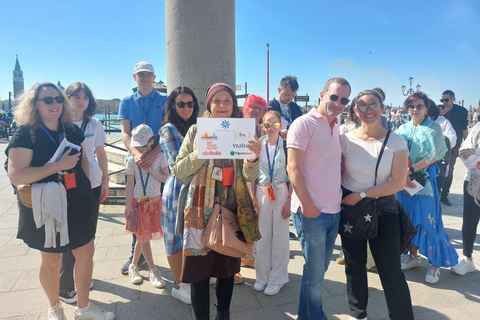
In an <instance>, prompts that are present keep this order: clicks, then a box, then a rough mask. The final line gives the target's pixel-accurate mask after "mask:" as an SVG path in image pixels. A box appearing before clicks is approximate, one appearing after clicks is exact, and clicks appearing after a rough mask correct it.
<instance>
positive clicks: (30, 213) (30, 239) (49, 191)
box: [5, 82, 115, 319]
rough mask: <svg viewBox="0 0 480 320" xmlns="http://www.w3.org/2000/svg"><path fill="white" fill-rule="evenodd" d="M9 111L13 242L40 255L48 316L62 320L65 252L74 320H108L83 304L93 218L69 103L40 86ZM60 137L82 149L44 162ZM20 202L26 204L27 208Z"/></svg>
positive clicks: (79, 135)
mask: <svg viewBox="0 0 480 320" xmlns="http://www.w3.org/2000/svg"><path fill="white" fill-rule="evenodd" d="M14 113H15V121H16V122H17V123H18V124H20V127H19V128H18V130H17V131H16V132H15V134H14V136H13V138H12V140H11V141H10V144H9V145H8V148H7V150H6V152H5V153H6V154H7V156H8V175H9V178H10V181H11V183H12V184H13V185H15V186H16V188H17V189H18V190H19V191H20V192H19V193H17V194H18V197H19V201H18V205H19V209H20V216H19V227H18V233H17V238H19V239H22V240H23V241H24V242H25V243H26V244H27V245H28V246H29V247H30V248H34V249H37V250H39V251H40V252H41V254H42V264H41V266H40V283H41V284H42V287H43V290H44V291H45V294H46V295H47V297H48V300H49V302H50V309H49V310H48V318H49V319H66V317H65V314H64V312H63V308H62V305H61V303H60V301H59V295H58V288H59V275H60V253H62V252H66V251H67V248H68V249H70V250H72V252H73V255H74V256H75V258H76V264H75V270H74V273H75V280H76V281H75V282H76V289H77V293H78V302H77V308H76V309H75V311H74V318H75V319H113V318H115V315H114V314H113V313H112V312H106V311H104V310H101V309H99V308H98V307H96V306H95V305H94V304H92V303H91V302H90V301H89V289H90V280H91V279H92V268H93V252H94V245H93V238H94V234H95V224H96V219H95V217H96V216H95V214H94V212H93V211H92V205H91V203H92V191H91V187H90V181H89V180H88V178H87V177H88V174H89V165H88V159H87V157H86V155H85V152H84V151H83V150H84V149H83V141H84V139H85V138H84V135H83V133H82V132H81V131H80V129H78V127H76V126H75V125H73V124H72V107H71V105H70V102H69V100H68V98H67V96H66V95H65V94H64V93H63V91H62V90H60V89H59V88H58V87H57V86H56V85H54V84H53V83H48V82H46V83H40V84H35V85H34V86H33V87H32V89H30V91H29V92H27V93H26V94H25V96H24V97H23V99H22V101H21V102H20V104H19V106H18V107H17V108H16V110H15V112H14ZM63 139H67V140H68V141H69V142H71V143H73V144H76V145H80V146H82V151H81V152H79V153H76V154H73V153H72V149H70V148H69V149H67V150H66V152H65V153H64V154H63V155H62V156H61V158H60V159H59V160H58V161H56V162H53V163H49V164H47V162H49V160H50V159H51V158H52V156H53V155H54V154H55V152H56V151H57V149H58V147H59V145H60V144H61V142H62V141H63ZM59 172H62V173H64V174H63V175H61V174H60V173H59ZM25 185H31V190H32V191H31V194H27V195H28V197H26V198H24V197H23V196H22V197H21V196H20V194H22V195H25V193H23V192H21V190H22V189H23V190H25V188H24V187H25ZM41 199H48V200H47V201H42V200H41ZM26 200H30V204H29V203H28V201H26ZM47 212H48V214H49V215H50V217H51V218H50V219H45V223H44V224H42V223H38V222H39V220H41V218H42V217H41V216H42V215H43V214H47ZM52 214H54V215H55V216H53V215H52ZM65 215H66V219H67V221H66V222H67V223H66V224H67V225H66V226H65V221H64V220H63V218H64V217H65ZM60 220H61V222H60ZM58 223H60V225H58ZM55 224H57V227H60V226H62V227H64V228H66V229H67V230H68V232H67V233H66V234H65V233H64V232H63V231H64V229H63V228H62V231H60V233H59V234H55ZM37 226H38V227H37ZM52 231H53V233H52Z"/></svg>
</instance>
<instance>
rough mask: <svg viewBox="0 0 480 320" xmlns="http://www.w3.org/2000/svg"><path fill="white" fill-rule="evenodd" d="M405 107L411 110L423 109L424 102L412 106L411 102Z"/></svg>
mask: <svg viewBox="0 0 480 320" xmlns="http://www.w3.org/2000/svg"><path fill="white" fill-rule="evenodd" d="M407 109H408V110H413V109H417V110H423V109H425V105H424V104H419V105H416V106H414V105H413V104H409V105H408V106H407Z"/></svg>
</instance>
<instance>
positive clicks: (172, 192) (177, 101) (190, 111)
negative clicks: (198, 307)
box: [159, 87, 199, 304]
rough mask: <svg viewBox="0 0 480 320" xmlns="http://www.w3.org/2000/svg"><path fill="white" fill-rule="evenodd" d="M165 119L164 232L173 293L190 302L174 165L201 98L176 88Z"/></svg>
mask: <svg viewBox="0 0 480 320" xmlns="http://www.w3.org/2000/svg"><path fill="white" fill-rule="evenodd" d="M164 109H165V110H164V114H165V116H164V121H163V123H162V127H161V128H160V132H159V135H160V145H161V146H162V150H163V152H164V153H165V155H166V156H167V160H168V166H169V170H170V176H169V177H168V178H167V181H166V182H165V187H164V188H163V194H162V231H163V239H164V241H165V251H166V253H167V260H168V264H169V265H170V270H171V271H172V274H173V277H174V281H175V284H174V286H173V289H172V296H173V297H174V298H176V299H178V300H180V301H182V302H183V303H186V304H191V299H190V286H189V285H188V284H186V283H180V274H181V271H182V251H183V246H182V239H181V238H179V237H177V236H175V223H176V220H177V204H178V195H179V194H180V188H181V187H182V184H183V182H182V180H180V179H178V178H177V177H175V174H174V172H173V164H174V163H175V159H176V158H177V154H178V151H179V150H180V146H181V145H182V142H183V137H184V136H185V134H186V133H187V131H188V129H189V128H190V126H191V125H193V124H195V123H197V117H198V112H199V107H198V101H197V98H196V97H195V94H194V93H193V91H192V90H191V89H189V88H187V87H177V88H175V89H174V90H173V91H172V92H171V93H170V96H169V97H168V100H167V102H166V103H165V107H164Z"/></svg>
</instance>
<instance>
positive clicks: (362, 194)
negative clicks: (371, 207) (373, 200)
mask: <svg viewBox="0 0 480 320" xmlns="http://www.w3.org/2000/svg"><path fill="white" fill-rule="evenodd" d="M366 197H367V195H366V193H365V192H363V191H362V192H360V198H362V199H363V198H366Z"/></svg>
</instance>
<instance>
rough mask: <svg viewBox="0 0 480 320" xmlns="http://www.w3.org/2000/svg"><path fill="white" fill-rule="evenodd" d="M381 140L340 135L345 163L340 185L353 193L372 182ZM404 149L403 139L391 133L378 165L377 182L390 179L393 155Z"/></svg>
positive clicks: (350, 133) (373, 181)
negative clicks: (367, 139)
mask: <svg viewBox="0 0 480 320" xmlns="http://www.w3.org/2000/svg"><path fill="white" fill-rule="evenodd" d="M384 141H385V138H383V139H380V140H375V141H365V140H362V139H360V138H358V137H357V136H355V135H354V134H353V133H352V132H348V133H346V134H342V135H341V136H340V143H341V145H342V153H343V158H344V161H343V163H344V165H345V169H344V172H343V176H342V186H343V187H345V188H346V189H348V190H350V191H352V192H360V191H363V190H366V189H368V188H371V187H373V186H374V185H375V167H376V165H377V159H378V156H379V155H380V150H381V149H382V145H383V142H384ZM405 150H407V151H408V148H407V142H406V141H405V139H403V137H402V136H399V135H398V134H396V133H393V132H391V133H390V137H389V138H388V141H387V145H386V146H385V150H384V152H383V155H382V159H381V160H380V163H379V165H378V172H377V185H381V184H382V183H385V182H386V181H388V180H390V176H391V173H392V164H393V157H394V156H395V154H397V153H398V152H401V151H405Z"/></svg>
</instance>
